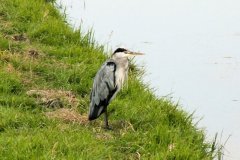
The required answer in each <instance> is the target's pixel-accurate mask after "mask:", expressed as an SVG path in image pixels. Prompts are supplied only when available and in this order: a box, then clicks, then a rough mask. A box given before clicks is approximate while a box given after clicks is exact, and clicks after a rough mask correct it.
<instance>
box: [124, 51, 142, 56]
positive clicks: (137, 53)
mask: <svg viewBox="0 0 240 160" xmlns="http://www.w3.org/2000/svg"><path fill="white" fill-rule="evenodd" d="M127 54H128V55H129V56H139V55H144V53H140V52H132V51H128V52H127Z"/></svg>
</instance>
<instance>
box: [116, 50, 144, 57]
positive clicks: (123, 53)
mask: <svg viewBox="0 0 240 160" xmlns="http://www.w3.org/2000/svg"><path fill="white" fill-rule="evenodd" d="M137 55H144V54H143V53H139V52H133V51H129V50H127V49H125V48H118V49H116V50H115V51H114V52H113V54H112V58H113V59H117V58H129V57H133V56H137Z"/></svg>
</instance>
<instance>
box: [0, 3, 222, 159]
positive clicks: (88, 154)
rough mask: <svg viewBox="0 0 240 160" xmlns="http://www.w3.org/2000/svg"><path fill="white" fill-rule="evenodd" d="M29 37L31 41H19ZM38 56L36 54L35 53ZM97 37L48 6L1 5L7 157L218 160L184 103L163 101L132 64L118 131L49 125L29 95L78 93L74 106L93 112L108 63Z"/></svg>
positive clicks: (113, 119)
mask: <svg viewBox="0 0 240 160" xmlns="http://www.w3.org/2000/svg"><path fill="white" fill-rule="evenodd" d="M16 35H17V36H18V35H23V36H24V37H25V38H26V39H24V40H20V41H19V40H16V39H14V38H13V37H14V36H16ZM30 50H35V51H37V55H36V56H32V55H30V54H29V51H30ZM106 58H107V56H106V54H104V51H103V46H101V45H98V44H97V43H96V42H95V41H94V38H93V35H92V32H91V31H90V32H89V33H87V34H83V33H82V32H81V30H76V31H74V30H73V29H72V28H71V27H70V26H69V25H68V24H67V23H66V19H65V18H64V16H63V15H61V14H60V13H59V11H58V10H57V9H56V8H54V6H53V4H52V3H47V2H45V0H38V1H35V0H0V157H1V159H11V160H12V159H139V158H141V159H167V160H168V159H172V160H175V159H177V160H178V159H180V160H198V159H204V160H208V159H213V158H214V157H215V156H216V154H217V153H218V152H219V151H218V149H217V146H216V144H215V141H213V142H206V137H205V133H204V132H203V131H202V130H200V129H198V128H196V126H195V125H194V124H193V117H192V115H190V114H188V113H186V112H184V111H183V110H182V109H181V108H180V107H179V106H178V105H177V104H174V103H172V102H170V101H169V100H166V99H161V98H157V97H156V96H155V95H154V94H153V92H152V91H151V89H149V87H148V86H147V85H145V84H143V83H142V82H141V75H142V71H141V70H139V69H137V67H136V66H135V65H134V64H132V65H131V68H130V73H129V74H130V75H129V81H128V88H127V87H125V88H124V89H123V90H122V91H121V92H120V93H119V95H118V96H117V98H116V99H115V100H114V101H113V102H112V103H111V104H110V106H109V108H110V110H111V112H112V113H111V115H110V124H111V125H112V127H113V130H112V131H105V130H104V129H102V128H101V126H102V118H100V119H98V120H97V122H96V123H90V124H86V125H83V124H79V123H74V122H66V121H64V120H61V119H49V118H48V117H47V116H45V113H46V112H49V111H53V110H55V109H48V108H45V107H44V106H43V105H41V104H39V103H37V101H36V98H34V97H31V96H29V95H28V94H27V91H29V90H32V89H40V90H50V89H51V90H56V91H57V90H61V91H71V92H72V93H73V94H74V95H76V98H77V99H78V100H79V103H78V105H77V107H71V106H65V107H66V108H73V109H74V110H75V111H77V112H78V113H81V114H83V115H84V114H86V113H87V112H88V104H89V93H90V90H91V86H92V82H93V78H94V76H95V74H96V72H97V70H98V68H99V67H100V66H101V64H102V63H103V62H104V61H105V60H106Z"/></svg>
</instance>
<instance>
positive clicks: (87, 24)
mask: <svg viewBox="0 0 240 160" xmlns="http://www.w3.org/2000/svg"><path fill="white" fill-rule="evenodd" d="M57 2H58V4H60V2H61V3H62V4H63V6H66V13H67V14H68V19H69V22H70V24H72V25H73V26H75V27H78V26H79V25H80V24H82V27H83V30H85V31H87V30H88V29H89V28H91V27H93V29H94V31H95V37H96V40H97V41H98V42H100V43H101V44H105V45H107V46H108V49H110V48H113V49H115V48H116V47H119V46H124V47H126V48H128V49H132V50H135V51H141V52H144V53H146V56H144V58H138V59H140V60H139V61H138V63H140V64H142V63H144V64H145V67H146V69H147V76H146V77H145V82H149V83H151V86H152V87H154V88H156V89H157V90H156V94H157V95H159V96H165V95H168V96H169V97H173V100H174V101H179V102H180V104H181V105H182V106H183V108H184V109H185V110H187V111H189V112H193V111H196V112H195V117H196V121H197V120H199V119H200V118H201V117H203V119H202V120H201V121H200V123H199V127H204V128H206V132H207V134H208V137H209V139H211V138H212V137H214V134H215V133H216V132H218V133H219V134H221V133H222V139H221V143H224V142H225V141H226V140H227V138H228V136H230V139H229V140H228V141H227V144H226V145H225V150H224V151H225V159H227V160H238V159H240V150H239V148H240V20H239V17H240V9H239V6H240V1H238V0H195V1H191V0H181V1H179V0H164V1H163V0H160V1H159V0H141V1H139V0H131V1H127V0H115V1H111V0H101V1H94V0H88V1H80V0H58V1H57Z"/></svg>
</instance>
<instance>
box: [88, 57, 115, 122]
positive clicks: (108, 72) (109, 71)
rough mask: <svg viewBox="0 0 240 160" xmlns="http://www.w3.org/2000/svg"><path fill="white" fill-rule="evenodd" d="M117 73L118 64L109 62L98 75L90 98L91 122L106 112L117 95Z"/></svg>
mask: <svg viewBox="0 0 240 160" xmlns="http://www.w3.org/2000/svg"><path fill="white" fill-rule="evenodd" d="M115 71H116V63H115V62H114V61H113V60H108V61H107V62H106V63H104V65H103V66H102V67H101V69H100V70H99V71H98V73H97V74H96V77H95V78H94V83H93V88H92V92H91V97H90V101H91V102H90V112H89V119H90V120H93V119H96V118H97V117H99V116H100V115H101V114H102V113H103V112H104V110H105V108H106V107H107V105H108V104H109V102H110V100H111V98H112V97H113V95H114V93H116V91H117V87H116V85H115V79H116V78H115Z"/></svg>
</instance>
